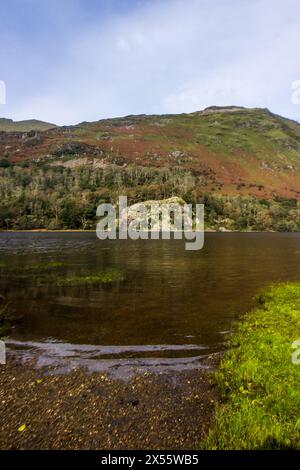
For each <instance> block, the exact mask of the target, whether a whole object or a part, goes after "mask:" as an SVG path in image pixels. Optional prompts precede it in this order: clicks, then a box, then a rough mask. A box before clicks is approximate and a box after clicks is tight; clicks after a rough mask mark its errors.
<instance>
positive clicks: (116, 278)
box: [57, 269, 125, 286]
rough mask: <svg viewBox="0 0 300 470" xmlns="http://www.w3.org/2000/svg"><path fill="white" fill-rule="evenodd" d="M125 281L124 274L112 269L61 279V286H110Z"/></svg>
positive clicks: (59, 281)
mask: <svg viewBox="0 0 300 470" xmlns="http://www.w3.org/2000/svg"><path fill="white" fill-rule="evenodd" d="M124 279H125V276H124V274H123V273H122V272H121V271H119V270H117V269H110V270H105V271H100V272H97V273H93V274H89V275H86V276H70V277H66V278H65V279H59V280H58V281H57V285H59V286H77V285H81V284H110V283H113V282H120V281H123V280H124Z"/></svg>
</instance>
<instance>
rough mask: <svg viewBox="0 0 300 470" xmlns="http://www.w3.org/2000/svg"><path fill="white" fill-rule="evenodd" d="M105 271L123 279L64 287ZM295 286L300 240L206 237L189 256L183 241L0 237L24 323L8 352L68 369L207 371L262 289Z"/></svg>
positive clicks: (4, 288)
mask: <svg viewBox="0 0 300 470" xmlns="http://www.w3.org/2000/svg"><path fill="white" fill-rule="evenodd" d="M49 263H59V264H52V265H50V266H49ZM107 269H113V270H117V271H118V272H120V273H122V275H123V276H124V278H125V279H124V280H117V281H116V282H112V283H108V284H101V283H100V284H99V283H98V284H90V283H88V282H84V281H83V282H82V283H80V284H78V285H74V286H68V285H67V286H65V285H63V284H64V280H66V279H67V278H70V277H71V278H72V277H74V276H75V277H77V278H78V277H81V276H82V277H86V276H89V275H92V274H93V273H95V272H99V271H102V270H107ZM290 280H300V234H281V233H252V234H247V233H242V234H239V233H208V234H206V236H205V245H204V248H203V250H201V251H186V250H185V249H184V242H183V241H177V240H176V241H175V240H171V241H169V240H164V241H162V240H157V241H156V240H152V241H150V240H149V241H148V240H146V241H141V240H140V241H118V240H116V241H99V240H98V239H97V238H96V235H95V234H93V233H0V294H1V295H2V296H4V297H5V299H6V301H8V302H9V309H10V311H11V312H12V313H13V314H15V315H17V316H20V317H22V320H21V321H19V322H17V324H16V327H15V328H14V330H13V331H12V333H11V336H10V339H9V341H8V342H7V344H8V348H9V351H14V354H18V355H20V356H21V357H22V358H24V359H30V358H32V357H38V365H56V366H58V367H59V368H60V369H61V370H62V371H64V370H68V369H69V368H70V367H73V366H78V365H82V366H86V367H88V368H89V369H90V370H103V371H107V372H110V373H112V374H115V375H125V376H126V375H128V374H131V373H133V372H137V371H141V370H142V371H144V370H145V369H150V370H155V371H165V370H166V369H167V370H174V369H176V370H178V369H180V370H181V369H191V368H195V367H199V366H201V364H202V363H203V359H204V358H205V357H207V355H208V354H209V353H211V352H215V351H220V350H222V349H223V348H224V333H226V331H228V329H229V328H230V325H231V322H232V320H233V319H235V318H238V316H239V315H240V314H241V313H243V312H245V311H247V310H248V309H249V308H251V307H252V306H253V305H254V303H255V301H254V297H255V295H256V294H257V293H258V291H259V290H260V289H261V288H263V287H265V286H267V285H269V284H270V283H273V282H279V281H290Z"/></svg>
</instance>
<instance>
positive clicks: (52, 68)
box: [0, 0, 300, 124]
mask: <svg viewBox="0 0 300 470" xmlns="http://www.w3.org/2000/svg"><path fill="white" fill-rule="evenodd" d="M0 11H1V24H0V80H4V81H5V83H6V88H7V100H6V104H5V105H0V116H5V117H10V118H13V119H16V120H20V119H31V118H38V119H43V120H46V121H51V122H55V123H58V124H73V123H77V122H80V121H83V120H87V121H92V120H97V119H100V118H105V117H114V116H123V115H127V114H141V113H147V114H151V113H177V112H178V113H180V112H191V111H196V110H199V109H202V108H204V107H206V106H210V105H228V104H235V105H244V106H250V107H254V106H259V107H268V108H269V109H271V110H272V111H274V112H277V113H279V114H282V115H285V116H288V117H291V118H293V119H297V120H300V104H299V105H295V104H292V102H291V95H292V82H293V81H295V80H300V59H299V58H300V45H299V44H300V40H299V39H300V2H299V0H285V1H282V0H144V1H143V0H123V1H122V0H1V1H0Z"/></svg>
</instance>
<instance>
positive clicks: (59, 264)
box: [28, 261, 65, 271]
mask: <svg viewBox="0 0 300 470" xmlns="http://www.w3.org/2000/svg"><path fill="white" fill-rule="evenodd" d="M62 266H65V263H63V262H61V261H50V262H49V263H43V264H42V263H41V264H33V265H31V266H29V268H28V269H30V270H34V271H35V270H36V271H46V270H48V269H55V268H61V267H62Z"/></svg>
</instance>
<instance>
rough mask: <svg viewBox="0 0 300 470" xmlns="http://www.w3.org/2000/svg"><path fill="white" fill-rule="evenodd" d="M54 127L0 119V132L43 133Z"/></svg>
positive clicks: (31, 122) (34, 121) (33, 121)
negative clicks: (33, 131)
mask: <svg viewBox="0 0 300 470" xmlns="http://www.w3.org/2000/svg"><path fill="white" fill-rule="evenodd" d="M53 127H56V126H55V124H51V123H49V122H43V121H38V120H37V119H30V120H27V121H13V120H12V119H6V118H0V132H2V131H4V132H14V131H15V132H29V131H32V130H37V131H45V130H47V129H51V128H53Z"/></svg>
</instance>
